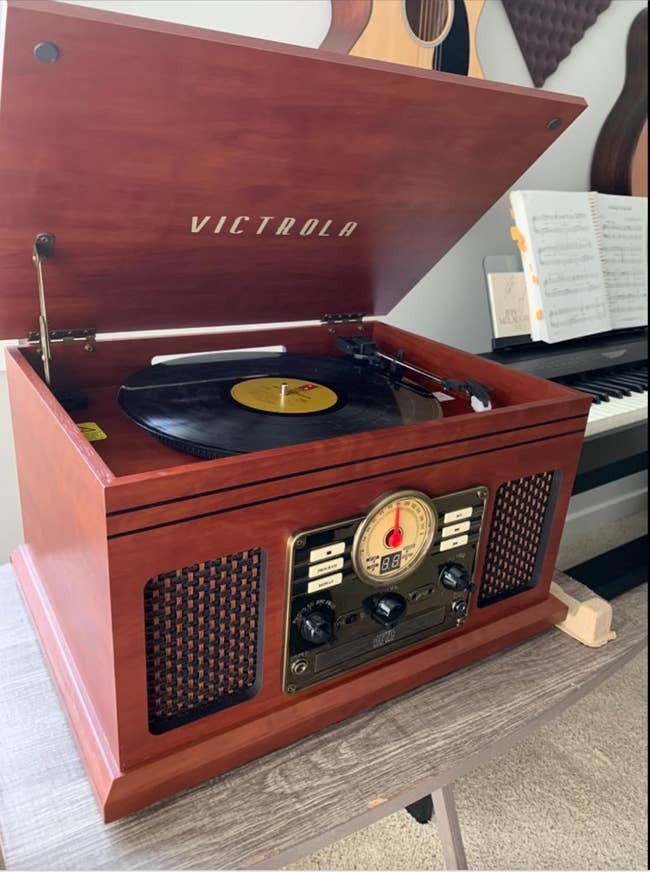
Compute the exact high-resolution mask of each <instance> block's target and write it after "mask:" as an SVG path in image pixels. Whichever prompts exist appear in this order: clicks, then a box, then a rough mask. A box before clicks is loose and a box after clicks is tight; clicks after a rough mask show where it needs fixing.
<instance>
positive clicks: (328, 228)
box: [191, 215, 358, 237]
mask: <svg viewBox="0 0 650 872" xmlns="http://www.w3.org/2000/svg"><path fill="white" fill-rule="evenodd" d="M357 226H358V225H357V222H356V221H346V222H345V223H344V224H342V225H338V226H333V221H332V219H331V218H327V219H323V220H321V219H319V218H306V219H301V218H292V217H291V216H286V217H284V218H276V217H275V216H274V215H260V216H259V217H258V218H255V217H253V216H251V215H236V216H235V217H234V218H231V217H229V216H228V215H220V216H219V217H218V218H216V219H215V218H212V216H211V215H204V216H203V217H199V216H198V215H193V216H192V224H191V229H192V233H201V232H202V231H203V230H207V231H208V232H209V233H213V234H217V235H218V234H220V233H230V234H231V235H233V236H239V235H240V234H242V233H252V234H254V235H255V236H262V235H263V234H266V235H267V236H312V235H314V236H321V237H322V236H352V234H353V233H354V231H355V230H356V229H357Z"/></svg>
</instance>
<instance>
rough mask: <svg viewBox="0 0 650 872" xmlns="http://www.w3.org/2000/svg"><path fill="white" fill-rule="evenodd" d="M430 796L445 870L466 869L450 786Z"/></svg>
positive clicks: (446, 785) (447, 785)
mask: <svg viewBox="0 0 650 872" xmlns="http://www.w3.org/2000/svg"><path fill="white" fill-rule="evenodd" d="M432 796H433V808H434V811H435V818H436V823H437V824H438V834H439V836H440V842H441V843H442V856H443V859H444V861H445V869H467V858H466V856H465V847H464V845H463V836H462V834H461V832H460V823H459V822H458V813H457V811H456V803H455V801H454V792H453V789H452V786H451V784H445V786H444V787H441V788H440V789H439V790H434V791H433V794H432Z"/></svg>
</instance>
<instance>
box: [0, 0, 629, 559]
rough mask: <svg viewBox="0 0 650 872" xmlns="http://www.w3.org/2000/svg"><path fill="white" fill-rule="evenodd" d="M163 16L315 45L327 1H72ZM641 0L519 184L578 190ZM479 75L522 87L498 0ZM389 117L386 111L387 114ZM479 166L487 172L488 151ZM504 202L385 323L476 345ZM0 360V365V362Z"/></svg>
mask: <svg viewBox="0 0 650 872" xmlns="http://www.w3.org/2000/svg"><path fill="white" fill-rule="evenodd" d="M75 2H82V3H84V4H85V5H88V6H97V7H100V8H107V9H114V10H117V11H122V12H130V13H132V14H136V15H144V16H148V17H149V18H161V19H165V20H168V21H178V22H181V23H187V24H193V25H196V26H200V27H211V28H214V29H216V30H224V31H229V32H232V33H242V34H247V35H250V36H257V37H261V38H266V39H274V40H277V41H279V42H288V43H294V44H296V45H305V46H313V47H316V46H318V45H319V43H320V42H321V40H322V38H323V36H324V35H325V33H326V31H327V28H328V26H329V20H330V3H329V0H105V2H101V0H95V2H89V0H75ZM645 5H646V3H645V0H613V2H612V5H611V6H610V8H609V9H608V10H607V11H606V12H604V13H603V14H602V15H601V16H600V18H599V19H598V21H597V23H596V24H595V25H594V26H593V27H592V28H591V29H590V30H588V31H587V33H586V34H585V36H584V38H583V39H582V41H581V42H580V43H578V45H577V46H575V47H574V49H573V51H572V52H571V54H570V56H569V57H568V58H567V59H566V60H565V61H563V63H562V64H561V65H560V67H559V69H558V70H557V71H556V72H555V73H554V75H553V76H552V77H551V78H550V79H549V80H548V81H547V82H546V85H545V88H546V89H548V90H553V91H562V92H565V93H570V94H578V95H580V96H583V97H585V98H586V99H587V102H588V103H589V109H588V110H587V111H586V112H584V113H583V115H582V116H581V118H580V119H578V121H577V122H576V123H575V124H574V125H573V126H572V128H571V129H570V130H568V131H567V132H566V133H565V134H564V135H563V136H562V137H561V138H560V139H559V140H558V141H557V142H556V144H555V145H554V146H553V147H552V148H550V149H549V150H548V151H547V152H546V154H544V155H543V156H542V157H541V158H540V159H539V160H538V161H537V162H536V163H535V164H534V166H533V167H531V169H530V170H529V171H528V172H527V173H526V174H525V175H524V176H523V177H522V178H521V179H520V181H519V182H518V186H519V187H527V188H550V189H556V190H585V189H586V188H587V187H588V180H589V164H590V160H591V154H592V151H593V147H594V142H595V139H596V136H597V135H598V131H599V130H600V127H601V125H602V123H603V120H604V119H605V117H606V115H607V113H608V112H609V110H610V108H611V106H612V104H613V103H614V101H615V99H616V97H617V96H618V94H619V92H620V89H621V86H622V83H623V77H624V72H625V61H624V50H623V46H624V44H625V39H626V34H627V32H628V29H629V26H630V24H631V22H632V19H633V18H634V16H635V15H636V14H637V12H638V11H639V10H640V9H642V8H643V7H644V6H645ZM478 48H479V55H480V59H481V62H482V65H483V69H484V73H485V76H486V78H488V79H494V80H496V81H502V82H510V83H512V84H517V85H528V86H530V85H531V80H530V76H529V73H528V70H527V68H526V66H525V64H524V61H523V58H522V56H521V53H520V51H519V47H518V45H517V43H516V40H515V38H514V35H513V33H512V30H511V28H510V24H509V22H508V19H507V17H506V14H505V12H504V9H503V6H502V5H501V2H500V0H486V4H485V9H484V12H483V14H482V16H481V20H480V23H479V30H478ZM387 121H388V122H389V121H390V119H387ZM485 171H486V172H489V171H490V167H489V156H486V167H485ZM508 224H509V222H508V218H507V210H506V205H505V201H502V202H500V203H497V204H496V205H495V206H494V207H493V208H492V209H491V210H490V211H489V212H487V213H486V215H485V216H484V217H483V218H482V219H481V220H480V221H479V222H478V223H477V224H476V225H475V226H474V227H473V228H472V230H470V231H469V233H467V234H466V236H465V237H464V238H463V239H462V240H461V241H460V242H459V243H458V244H457V245H456V246H455V247H454V248H453V249H452V250H451V251H450V252H449V254H448V255H447V256H446V257H445V258H443V260H442V261H440V263H438V264H437V266H436V267H435V268H434V269H433V270H431V272H430V273H429V274H428V275H427V276H425V277H424V278H423V279H422V281H420V282H419V284H418V285H417V286H416V287H415V288H414V289H413V290H412V291H411V293H410V294H409V295H408V296H407V297H406V299H405V300H404V301H403V302H402V303H400V304H399V305H398V306H397V307H396V308H395V309H394V310H393V311H392V312H391V313H390V316H389V319H388V320H390V322H391V323H393V324H395V325H396V326H399V327H404V328H406V329H409V330H415V331H417V332H418V333H420V334H423V335H425V336H429V337H431V338H434V339H439V340H441V341H443V342H448V343H449V344H451V345H456V346H458V347H460V348H465V349H468V350H470V351H476V352H478V351H485V350H487V349H488V348H489V345H490V329H489V319H488V312H487V305H486V301H485V292H484V288H483V277H482V258H483V256H484V255H485V254H497V253H504V252H505V253H512V251H513V249H512V245H511V243H510V240H509V235H508ZM1 367H2V364H0V368H1ZM20 537H21V532H20V521H19V508H18V495H17V488H16V480H15V471H14V462H13V451H12V446H11V439H10V423H9V413H8V404H7V399H6V385H5V378H4V373H3V372H1V371H0V562H2V561H3V560H4V559H6V557H7V555H8V553H9V550H10V549H11V548H13V547H14V545H15V544H17V543H18V542H19V541H20Z"/></svg>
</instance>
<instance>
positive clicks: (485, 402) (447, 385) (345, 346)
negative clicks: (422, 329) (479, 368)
mask: <svg viewBox="0 0 650 872" xmlns="http://www.w3.org/2000/svg"><path fill="white" fill-rule="evenodd" d="M336 347H337V348H338V349H339V350H340V351H344V352H345V353H346V354H349V355H350V356H351V357H353V358H354V359H355V360H357V361H359V362H360V363H366V364H368V365H369V366H373V367H380V368H382V369H384V370H387V376H388V378H389V379H390V381H391V382H392V383H393V384H395V385H403V386H404V387H407V388H409V389H410V390H413V389H414V386H413V385H412V383H408V384H406V383H404V381H403V380H404V371H407V372H412V373H415V374H416V375H419V376H420V377H421V378H425V379H427V380H429V381H432V382H434V383H435V384H437V385H439V386H440V387H441V388H443V390H448V391H456V392H460V393H464V394H466V395H467V397H468V399H469V402H470V405H471V407H472V409H473V410H474V411H475V412H487V411H489V410H490V409H491V408H492V401H491V400H490V394H489V393H488V391H487V389H486V388H485V387H484V386H483V385H482V384H480V382H477V381H473V380H470V379H467V380H465V381H460V380H457V379H451V378H445V377H444V376H439V375H436V374H435V373H433V372H429V371H428V370H426V369H422V368H421V367H419V366H415V365H414V364H412V363H408V362H407V361H406V360H405V359H404V352H403V351H399V352H398V353H397V355H395V356H393V355H390V354H386V353H385V352H384V351H380V349H379V348H378V346H377V343H376V342H373V341H372V339H367V338H365V337H353V338H350V339H348V338H346V337H343V336H339V337H337V339H336ZM415 389H416V390H417V388H415ZM418 393H419V391H418Z"/></svg>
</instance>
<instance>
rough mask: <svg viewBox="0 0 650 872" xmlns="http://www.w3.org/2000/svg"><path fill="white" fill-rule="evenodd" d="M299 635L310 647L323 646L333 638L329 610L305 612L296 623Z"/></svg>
mask: <svg viewBox="0 0 650 872" xmlns="http://www.w3.org/2000/svg"><path fill="white" fill-rule="evenodd" d="M298 630H299V632H300V635H301V636H302V638H303V639H304V640H305V641H306V642H310V643H311V644H312V645H325V644H326V643H327V642H331V641H332V639H333V638H334V621H333V619H332V615H331V614H329V610H325V609H322V610H319V609H314V610H312V611H309V612H306V613H305V614H304V615H302V616H301V617H300V620H299V622H298Z"/></svg>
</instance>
